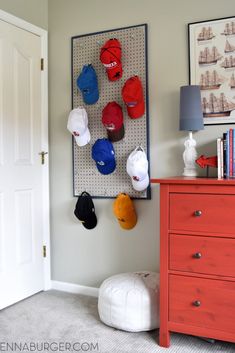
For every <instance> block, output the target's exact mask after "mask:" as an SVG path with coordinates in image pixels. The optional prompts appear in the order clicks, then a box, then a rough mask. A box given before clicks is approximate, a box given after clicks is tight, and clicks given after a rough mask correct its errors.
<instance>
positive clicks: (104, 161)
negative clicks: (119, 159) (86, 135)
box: [91, 138, 116, 174]
mask: <svg viewBox="0 0 235 353" xmlns="http://www.w3.org/2000/svg"><path fill="white" fill-rule="evenodd" d="M91 155H92V158H93V159H94V161H95V162H96V166H97V169H98V171H99V172H100V173H101V174H111V173H112V172H113V171H114V170H115V168H116V161H115V151H114V148H113V144H112V142H110V141H109V140H108V139H105V138H103V139H98V140H96V142H95V143H94V145H93V146H92V152H91Z"/></svg>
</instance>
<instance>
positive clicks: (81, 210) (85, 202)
mask: <svg viewBox="0 0 235 353" xmlns="http://www.w3.org/2000/svg"><path fill="white" fill-rule="evenodd" d="M74 214H75V216H76V217H77V218H78V219H79V221H80V222H82V225H83V227H85V228H86V229H93V228H95V226H96V225H97V217H96V214H95V206H94V204H93V201H92V198H91V195H90V194H88V192H86V191H83V192H82V193H81V195H80V196H79V197H78V200H77V203H76V207H75V210H74Z"/></svg>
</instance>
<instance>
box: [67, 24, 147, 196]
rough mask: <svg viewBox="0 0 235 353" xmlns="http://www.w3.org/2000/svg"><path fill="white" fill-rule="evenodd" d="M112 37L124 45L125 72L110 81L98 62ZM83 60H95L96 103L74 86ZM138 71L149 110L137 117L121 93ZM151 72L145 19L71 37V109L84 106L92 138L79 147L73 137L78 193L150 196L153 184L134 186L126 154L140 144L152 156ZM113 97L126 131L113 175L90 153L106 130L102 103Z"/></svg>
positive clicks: (75, 185)
mask: <svg viewBox="0 0 235 353" xmlns="http://www.w3.org/2000/svg"><path fill="white" fill-rule="evenodd" d="M111 38H117V39H118V40H119V41H120V43H121V46H122V60H121V61H122V67H123V75H122V78H121V79H119V80H117V81H114V82H112V81H109V80H108V77H107V74H106V70H105V68H104V66H103V64H102V63H101V62H100V49H101V47H102V46H103V44H104V43H105V42H106V41H107V40H108V39H111ZM85 64H92V65H93V67H94V68H95V70H96V73H97V77H98V85H99V100H98V102H97V103H95V104H93V105H86V104H85V103H84V102H83V99H82V95H81V92H80V90H79V89H78V88H77V85H76V80H77V77H78V76H79V74H80V72H81V70H82V68H83V66H84V65H85ZM134 75H138V76H139V77H140V79H141V81H142V85H143V90H144V96H145V115H144V116H142V117H141V118H139V119H131V118H129V117H128V114H127V110H126V106H125V103H124V102H123V100H122V95H121V91H122V87H123V85H124V83H125V81H126V80H127V79H128V78H129V77H131V76H134ZM147 76H148V70H147V24H142V25H137V26H131V27H125V28H118V29H114V30H109V31H103V32H97V33H90V34H85V35H79V36H75V37H72V109H73V108H77V107H79V106H83V107H84V108H85V109H86V111H87V114H88V120H89V123H88V127H89V130H90V133H91V141H90V143H89V144H87V145H86V146H84V147H78V146H77V144H76V142H75V141H74V139H73V186H74V196H78V195H80V194H81V192H82V191H84V190H86V191H87V192H89V194H91V195H92V196H93V197H98V198H114V197H116V196H117V194H118V193H120V192H126V193H128V194H129V195H130V196H131V197H132V198H136V199H150V198H151V193H150V186H149V187H148V189H147V190H145V191H143V192H138V191H135V190H134V189H133V187H132V183H131V178H130V177H129V175H128V174H127V172H126V161H127V158H128V156H129V154H130V153H131V152H132V151H133V150H134V149H135V148H136V147H137V146H138V145H141V146H142V147H143V148H144V150H145V152H146V154H147V158H148V161H149V131H148V130H149V129H148V125H149V105H148V77H147ZM111 101H116V102H117V103H118V104H120V105H121V107H122V109H123V116H124V126H125V136H124V138H123V139H122V140H121V141H118V142H113V146H114V150H115V159H116V169H115V171H114V172H113V173H112V174H109V175H102V174H100V173H99V172H98V170H97V168H96V164H95V161H94V160H93V159H92V157H91V148H92V145H93V144H94V143H95V141H96V140H97V139H98V138H103V137H105V138H107V130H106V129H105V127H104V126H103V124H102V121H101V118H102V110H103V108H104V107H105V106H106V104H107V103H108V102H111ZM149 165H150V161H149ZM149 173H150V170H149Z"/></svg>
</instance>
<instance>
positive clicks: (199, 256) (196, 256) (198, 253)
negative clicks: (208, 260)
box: [193, 252, 202, 259]
mask: <svg viewBox="0 0 235 353" xmlns="http://www.w3.org/2000/svg"><path fill="white" fill-rule="evenodd" d="M193 257H194V259H200V258H201V257H202V254H201V253H200V252H196V253H195V254H193Z"/></svg>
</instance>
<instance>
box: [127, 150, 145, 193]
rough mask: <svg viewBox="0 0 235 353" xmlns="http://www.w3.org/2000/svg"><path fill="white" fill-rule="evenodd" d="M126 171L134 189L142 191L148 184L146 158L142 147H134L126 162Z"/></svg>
mask: <svg viewBox="0 0 235 353" xmlns="http://www.w3.org/2000/svg"><path fill="white" fill-rule="evenodd" d="M126 171H127V173H128V174H129V176H130V177H131V181H132V186H133V188H134V189H135V190H136V191H143V190H145V189H147V187H148V185H149V175H148V160H147V157H146V154H145V152H144V150H143V148H142V147H136V149H135V150H134V151H133V152H131V154H130V155H129V157H128V158H127V162H126Z"/></svg>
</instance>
